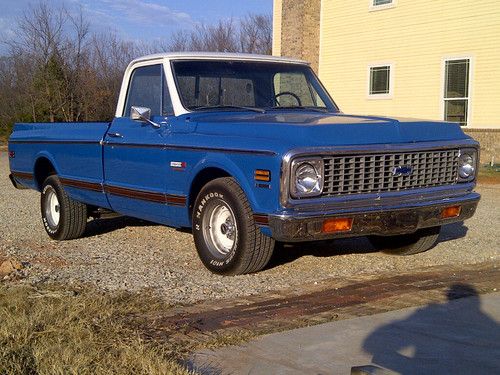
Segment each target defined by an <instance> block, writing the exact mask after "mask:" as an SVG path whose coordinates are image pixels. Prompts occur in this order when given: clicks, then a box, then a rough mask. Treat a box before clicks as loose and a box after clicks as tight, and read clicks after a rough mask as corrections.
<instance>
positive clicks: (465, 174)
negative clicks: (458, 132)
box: [457, 149, 477, 182]
mask: <svg viewBox="0 0 500 375" xmlns="http://www.w3.org/2000/svg"><path fill="white" fill-rule="evenodd" d="M476 170H477V151H476V150H475V149H463V150H460V154H459V155H458V176H457V178H458V181H460V182H469V181H472V180H474V179H475V177H476Z"/></svg>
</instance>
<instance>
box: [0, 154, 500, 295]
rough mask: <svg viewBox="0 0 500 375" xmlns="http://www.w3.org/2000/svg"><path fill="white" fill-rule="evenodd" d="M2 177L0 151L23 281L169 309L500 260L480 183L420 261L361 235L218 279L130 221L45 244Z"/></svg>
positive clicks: (10, 245) (289, 252) (0, 218)
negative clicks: (88, 287) (472, 211)
mask: <svg viewBox="0 0 500 375" xmlns="http://www.w3.org/2000/svg"><path fill="white" fill-rule="evenodd" d="M8 173H9V171H8V158H7V156H6V153H5V152H4V151H2V152H1V156H0V205H1V206H0V258H1V257H14V258H15V259H17V260H20V261H22V262H26V264H27V269H26V273H27V279H26V280H27V281H28V282H50V281H57V282H63V283H72V282H85V283H91V284H94V285H97V286H98V287H100V288H103V289H106V290H116V289H127V290H130V291H139V290H142V289H144V288H148V289H151V290H154V291H155V292H158V293H160V294H161V295H163V296H164V297H165V298H166V299H167V300H168V301H169V302H171V303H172V304H175V303H192V302H195V301H199V300H204V299H216V298H225V297H236V296H245V295H250V294H256V293H261V292H264V291H269V290H279V289H283V288H288V287H293V286H298V285H307V284H308V283H309V284H314V283H315V282H318V281H320V280H323V279H326V278H337V277H338V278H344V277H350V276H356V275H359V274H368V275H373V274H379V273H397V272H404V271H408V270H412V269H418V268H423V267H426V266H429V265H445V264H455V265H456V264H468V263H479V262H485V261H490V260H498V259H500V252H499V248H500V246H499V245H500V244H499V242H500V241H499V237H500V236H499V234H498V228H500V214H499V210H498V207H500V185H484V186H480V187H479V188H478V191H479V192H480V193H481V194H482V201H481V203H480V205H479V208H478V212H477V213H476V216H475V217H474V218H472V219H471V220H468V221H467V222H465V225H462V224H452V225H449V226H446V227H445V228H444V229H443V231H442V235H441V238H440V241H441V242H440V243H439V244H438V245H437V246H436V247H435V248H433V249H432V250H430V251H428V252H427V253H424V254H418V255H414V256H411V257H396V256H390V255H385V254H382V253H377V252H374V250H373V249H372V248H371V247H370V245H369V244H368V242H367V240H366V239H364V238H359V239H348V240H338V241H333V242H321V243H312V244H299V245H293V246H289V245H285V246H280V247H279V248H278V249H277V251H276V252H275V256H274V258H273V260H272V264H271V265H270V267H268V269H266V270H264V271H262V272H259V273H257V274H252V275H244V276H235V277H221V276H216V275H212V274H211V273H209V272H208V271H207V270H206V269H205V268H204V267H203V265H202V264H201V262H200V261H199V259H198V256H197V254H196V250H195V248H194V244H193V240H192V237H191V234H189V233H184V232H180V231H177V230H174V229H170V228H167V227H164V226H160V225H155V224H152V223H148V222H145V221H141V220H136V219H132V218H127V217H123V218H115V219H102V220H96V221H94V222H92V223H90V225H89V228H88V230H87V233H86V237H85V238H82V239H78V240H73V241H67V242H56V241H52V240H50V239H49V237H48V236H47V235H46V234H45V231H44V229H43V227H42V223H41V219H40V213H39V194H38V193H37V192H35V191H31V190H16V189H14V187H13V186H12V185H11V183H10V181H9V179H8Z"/></svg>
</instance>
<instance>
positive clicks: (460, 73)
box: [443, 59, 470, 126]
mask: <svg viewBox="0 0 500 375" xmlns="http://www.w3.org/2000/svg"><path fill="white" fill-rule="evenodd" d="M444 79H445V81H444V98H443V99H444V119H445V120H446V121H453V122H458V123H459V124H460V126H467V116H468V112H469V79H470V60H469V59H457V60H447V61H445V72H444Z"/></svg>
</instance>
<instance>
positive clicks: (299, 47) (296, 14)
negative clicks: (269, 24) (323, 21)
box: [275, 0, 321, 73]
mask: <svg viewBox="0 0 500 375" xmlns="http://www.w3.org/2000/svg"><path fill="white" fill-rule="evenodd" d="M279 3H281V7H282V9H281V51H280V52H281V56H286V57H294V58H299V59H302V60H306V61H308V62H310V63H311V67H312V68H313V69H314V71H315V72H316V73H317V72H318V64H319V30H320V27H319V26H320V15H321V0H282V1H281V2H275V5H279Z"/></svg>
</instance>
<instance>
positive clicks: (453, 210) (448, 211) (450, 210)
mask: <svg viewBox="0 0 500 375" xmlns="http://www.w3.org/2000/svg"><path fill="white" fill-rule="evenodd" d="M461 210H462V207H460V206H450V207H445V208H443V210H442V211H441V218H442V219H449V218H451V217H458V216H460V211H461Z"/></svg>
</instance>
